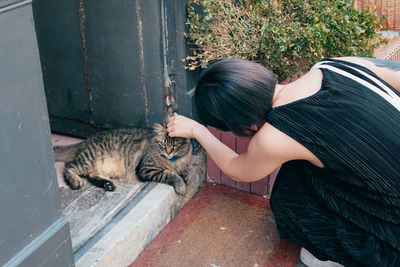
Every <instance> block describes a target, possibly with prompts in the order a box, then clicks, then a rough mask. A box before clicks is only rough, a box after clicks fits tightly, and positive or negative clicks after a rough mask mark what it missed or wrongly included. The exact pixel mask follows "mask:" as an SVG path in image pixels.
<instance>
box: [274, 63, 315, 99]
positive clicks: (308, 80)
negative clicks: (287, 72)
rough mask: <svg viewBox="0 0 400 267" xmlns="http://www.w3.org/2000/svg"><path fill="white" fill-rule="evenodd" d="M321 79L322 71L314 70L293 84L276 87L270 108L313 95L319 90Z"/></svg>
mask: <svg viewBox="0 0 400 267" xmlns="http://www.w3.org/2000/svg"><path fill="white" fill-rule="evenodd" d="M322 78H323V75H322V71H321V70H320V69H314V70H311V71H309V72H307V73H306V74H304V75H303V76H301V77H300V78H299V79H297V80H296V81H294V82H291V83H289V84H286V85H278V86H277V88H278V92H277V95H276V97H275V98H274V101H273V105H272V107H278V106H282V105H286V104H288V103H290V102H293V101H296V100H299V99H302V98H306V97H308V96H311V95H313V94H315V93H316V92H318V91H319V90H320V89H321V85H322Z"/></svg>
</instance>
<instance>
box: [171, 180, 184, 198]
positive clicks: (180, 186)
mask: <svg viewBox="0 0 400 267" xmlns="http://www.w3.org/2000/svg"><path fill="white" fill-rule="evenodd" d="M174 188H175V192H176V193H177V194H179V195H183V194H185V192H186V184H185V183H184V182H183V181H181V182H178V183H176V184H175V186H174Z"/></svg>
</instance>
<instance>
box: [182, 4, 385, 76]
mask: <svg viewBox="0 0 400 267" xmlns="http://www.w3.org/2000/svg"><path fill="white" fill-rule="evenodd" d="M379 22H380V21H379V20H378V19H377V18H376V16H375V15H374V14H373V11H372V10H363V11H359V10H356V9H355V8H354V7H353V3H352V1H351V0H190V1H189V4H188V18H187V24H188V25H189V32H188V33H187V35H186V36H187V37H188V39H189V40H190V42H192V43H193V44H194V45H195V46H194V47H195V48H194V49H193V54H192V55H191V56H188V57H187V58H185V59H184V60H185V61H186V62H187V69H189V70H194V69H196V68H198V67H206V66H207V65H208V64H210V63H212V62H215V61H218V60H221V59H227V58H241V59H247V60H252V61H255V62H258V63H260V64H262V65H264V66H267V67H269V68H270V69H271V70H272V71H274V72H275V73H276V75H277V76H278V78H279V80H282V79H285V78H286V77H291V76H292V75H294V74H302V73H304V72H305V71H307V70H308V69H309V68H310V66H312V65H313V64H314V63H315V62H317V61H318V60H320V59H322V58H327V57H336V56H366V57H368V56H371V55H372V53H373V50H374V49H375V47H376V46H378V45H379V44H380V43H382V42H383V41H382V39H381V38H380V37H379V34H378V33H377V30H379V29H381V26H380V24H379ZM377 40H378V41H377Z"/></svg>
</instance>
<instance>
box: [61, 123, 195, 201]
mask: <svg viewBox="0 0 400 267" xmlns="http://www.w3.org/2000/svg"><path fill="white" fill-rule="evenodd" d="M191 151H192V146H191V143H190V141H189V139H186V138H176V137H175V138H171V137H169V136H168V134H167V130H166V128H165V127H164V126H163V125H161V124H158V123H156V124H154V130H153V131H151V130H145V129H138V128H121V129H116V130H111V131H104V132H100V133H97V134H95V135H93V136H91V137H89V138H87V139H86V140H85V141H83V142H82V143H78V144H75V145H71V146H58V147H54V155H55V159H56V161H64V162H66V164H65V169H64V177H65V180H66V182H67V183H68V184H69V185H70V187H71V188H72V189H79V188H81V187H82V186H83V185H84V179H83V177H85V178H86V179H87V180H88V181H89V182H91V183H92V184H94V185H95V186H98V187H103V188H104V189H105V190H107V191H114V190H115V186H114V184H113V182H112V181H111V180H112V179H123V180H126V181H127V182H134V180H135V178H136V177H137V178H139V179H140V180H142V181H153V182H160V183H166V184H169V185H172V186H173V187H174V188H175V192H176V193H178V194H184V193H185V191H186V184H187V178H188V165H189V161H190V157H191V154H192V153H191Z"/></svg>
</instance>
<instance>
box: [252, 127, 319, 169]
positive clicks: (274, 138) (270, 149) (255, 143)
mask: <svg viewBox="0 0 400 267" xmlns="http://www.w3.org/2000/svg"><path fill="white" fill-rule="evenodd" d="M251 147H255V148H257V150H261V151H264V154H265V155H268V156H269V157H274V158H277V159H279V161H280V162H281V163H284V162H287V161H290V160H308V161H310V162H311V163H312V164H314V165H316V166H318V167H323V164H322V162H321V161H320V160H319V159H318V158H317V157H316V156H315V155H314V154H313V153H311V151H309V150H308V149H307V148H306V147H304V146H303V145H302V144H300V143H299V142H297V141H296V140H295V139H293V138H292V137H290V136H289V135H287V134H286V133H284V132H282V131H280V130H279V129H277V128H275V127H274V126H273V125H271V124H269V123H265V124H264V125H263V126H262V127H261V129H260V130H259V131H258V132H257V134H256V135H255V136H254V137H253V139H252V140H251V142H250V146H249V148H251Z"/></svg>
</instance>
